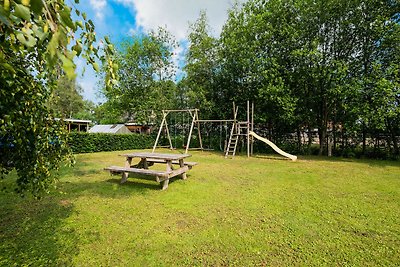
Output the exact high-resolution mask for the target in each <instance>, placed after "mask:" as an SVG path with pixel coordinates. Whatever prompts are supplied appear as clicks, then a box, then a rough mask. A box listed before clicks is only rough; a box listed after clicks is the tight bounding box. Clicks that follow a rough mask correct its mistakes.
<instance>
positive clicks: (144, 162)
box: [142, 158, 149, 169]
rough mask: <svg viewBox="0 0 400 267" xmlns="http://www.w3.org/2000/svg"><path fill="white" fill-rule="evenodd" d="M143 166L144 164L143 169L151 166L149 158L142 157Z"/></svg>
mask: <svg viewBox="0 0 400 267" xmlns="http://www.w3.org/2000/svg"><path fill="white" fill-rule="evenodd" d="M142 166H143V169H148V168H149V164H148V163H147V159H146V158H142Z"/></svg>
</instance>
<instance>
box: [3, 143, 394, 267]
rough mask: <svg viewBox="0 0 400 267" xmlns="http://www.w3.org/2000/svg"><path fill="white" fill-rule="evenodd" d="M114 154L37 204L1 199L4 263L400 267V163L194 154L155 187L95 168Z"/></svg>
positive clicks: (83, 162)
mask: <svg viewBox="0 0 400 267" xmlns="http://www.w3.org/2000/svg"><path fill="white" fill-rule="evenodd" d="M165 152H169V151H168V150H165ZM121 153H122V152H104V153H94V154H81V155H77V164H76V166H75V167H74V168H67V167H65V168H63V169H62V171H61V172H60V182H59V183H58V188H57V190H55V191H54V192H53V193H51V194H50V195H49V196H47V197H46V198H44V199H42V200H40V201H35V200H32V199H20V198H18V197H17V196H15V195H14V194H12V193H7V192H6V193H0V240H1V241H0V266H21V265H29V266H69V265H78V266H168V265H177V266H183V265H187V266H193V265H211V266H221V265H223V266H253V265H260V266H264V265H268V266H271V265H272V266H286V265H305V266H309V265H314V266H315V265H318V266H319V265H329V266H331V265H351V266H353V265H355V266H364V265H368V266H377V265H381V266H399V265H400V216H399V214H400V162H392V161H370V160H346V159H331V158H329V159H328V158H318V157H300V158H299V160H298V161H297V162H292V161H290V160H282V159H280V158H278V157H266V156H260V157H253V158H247V157H245V156H239V157H235V158H234V159H224V157H223V156H222V154H219V153H211V152H192V155H193V156H192V158H190V159H189V160H190V161H197V162H198V163H199V165H197V166H195V167H194V168H193V169H192V170H191V171H190V172H189V174H188V179H187V180H186V181H183V180H180V179H176V180H174V181H173V182H170V184H169V188H168V190H166V191H161V190H160V185H159V184H157V183H156V182H155V181H153V180H143V179H134V178H130V179H129V180H128V182H127V183H126V184H123V185H120V184H119V179H120V177H119V176H110V175H109V174H108V173H107V172H105V171H103V170H102V168H104V167H106V166H109V165H121V166H123V162H124V159H123V158H122V157H119V156H118V154H121ZM176 153H179V152H176ZM11 175H13V174H11ZM9 180H10V179H6V180H4V181H0V186H1V187H3V185H2V183H3V184H4V183H8V182H9Z"/></svg>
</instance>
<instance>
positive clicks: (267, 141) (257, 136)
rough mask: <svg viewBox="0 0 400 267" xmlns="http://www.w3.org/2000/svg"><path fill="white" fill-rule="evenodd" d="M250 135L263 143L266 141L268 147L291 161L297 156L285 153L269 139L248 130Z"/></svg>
mask: <svg viewBox="0 0 400 267" xmlns="http://www.w3.org/2000/svg"><path fill="white" fill-rule="evenodd" d="M249 134H250V135H252V136H254V137H255V138H257V139H258V140H260V141H263V142H264V143H266V144H267V145H269V146H270V147H272V149H273V150H275V151H276V152H277V153H278V154H280V155H282V156H284V157H287V158H289V159H291V160H293V161H296V160H297V156H294V155H291V154H289V153H286V152H285V151H283V150H282V149H280V148H279V147H277V146H276V145H275V144H274V143H272V142H271V141H269V140H268V139H267V138H264V137H261V136H259V135H258V134H256V133H255V132H252V131H250V132H249Z"/></svg>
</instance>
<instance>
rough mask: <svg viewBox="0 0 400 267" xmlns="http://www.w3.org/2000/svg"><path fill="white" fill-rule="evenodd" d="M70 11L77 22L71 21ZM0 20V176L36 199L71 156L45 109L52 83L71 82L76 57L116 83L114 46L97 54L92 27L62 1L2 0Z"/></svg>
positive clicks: (107, 44)
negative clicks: (11, 176)
mask: <svg viewBox="0 0 400 267" xmlns="http://www.w3.org/2000/svg"><path fill="white" fill-rule="evenodd" d="M75 2H78V0H75ZM72 12H75V13H76V15H77V16H78V17H79V20H77V21H74V20H72V19H71V13H72ZM0 21H1V24H0V82H1V88H0V153H1V162H0V171H1V173H2V174H4V173H7V172H9V171H10V170H12V169H15V170H16V171H17V174H18V179H17V191H18V192H19V193H21V194H23V193H25V192H31V193H32V194H33V195H35V196H38V195H40V193H42V192H43V191H46V190H47V189H48V188H49V185H50V184H52V183H53V182H54V176H51V172H52V170H55V169H58V167H59V165H60V162H61V161H62V160H63V159H65V158H66V157H67V156H68V155H70V150H69V148H68V146H67V139H66V133H65V131H64V129H63V127H62V125H61V124H62V123H61V122H57V121H55V120H54V119H53V118H54V117H53V114H52V111H51V110H50V109H49V107H48V106H49V105H48V100H49V98H50V96H51V94H52V92H53V89H54V88H56V86H57V83H56V81H57V80H58V79H59V78H60V77H62V76H63V75H67V76H68V77H69V78H74V77H75V64H74V62H73V59H74V57H75V56H81V57H83V58H85V59H86V60H87V62H88V63H89V64H91V65H92V66H93V68H94V69H99V67H98V63H97V61H96V58H98V59H100V60H101V62H103V64H104V68H105V69H106V70H107V75H106V78H107V80H106V85H107V86H111V85H112V84H115V83H116V78H117V76H116V74H115V69H116V68H117V66H116V64H115V63H114V62H113V59H112V53H113V47H112V45H111V43H110V41H109V40H108V39H107V40H105V41H104V49H103V51H100V48H99V47H96V46H95V42H97V38H96V34H95V32H94V25H93V22H92V21H91V20H87V19H86V14H84V13H81V12H80V11H79V10H77V9H73V8H71V7H70V6H69V5H67V4H66V3H65V2H64V1H63V0H51V1H50V0H46V1H45V0H30V1H29V0H21V1H13V0H4V1H2V3H1V5H0ZM78 31H79V32H80V34H77V32H78ZM75 34H76V35H75Z"/></svg>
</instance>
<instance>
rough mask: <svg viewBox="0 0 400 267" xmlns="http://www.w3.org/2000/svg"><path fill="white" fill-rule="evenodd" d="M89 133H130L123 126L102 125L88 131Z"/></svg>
mask: <svg viewBox="0 0 400 267" xmlns="http://www.w3.org/2000/svg"><path fill="white" fill-rule="evenodd" d="M89 133H114V134H116V133H128V134H129V133H131V131H129V129H128V128H127V127H126V126H125V125H123V124H103V125H95V126H93V127H92V128H90V129H89Z"/></svg>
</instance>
